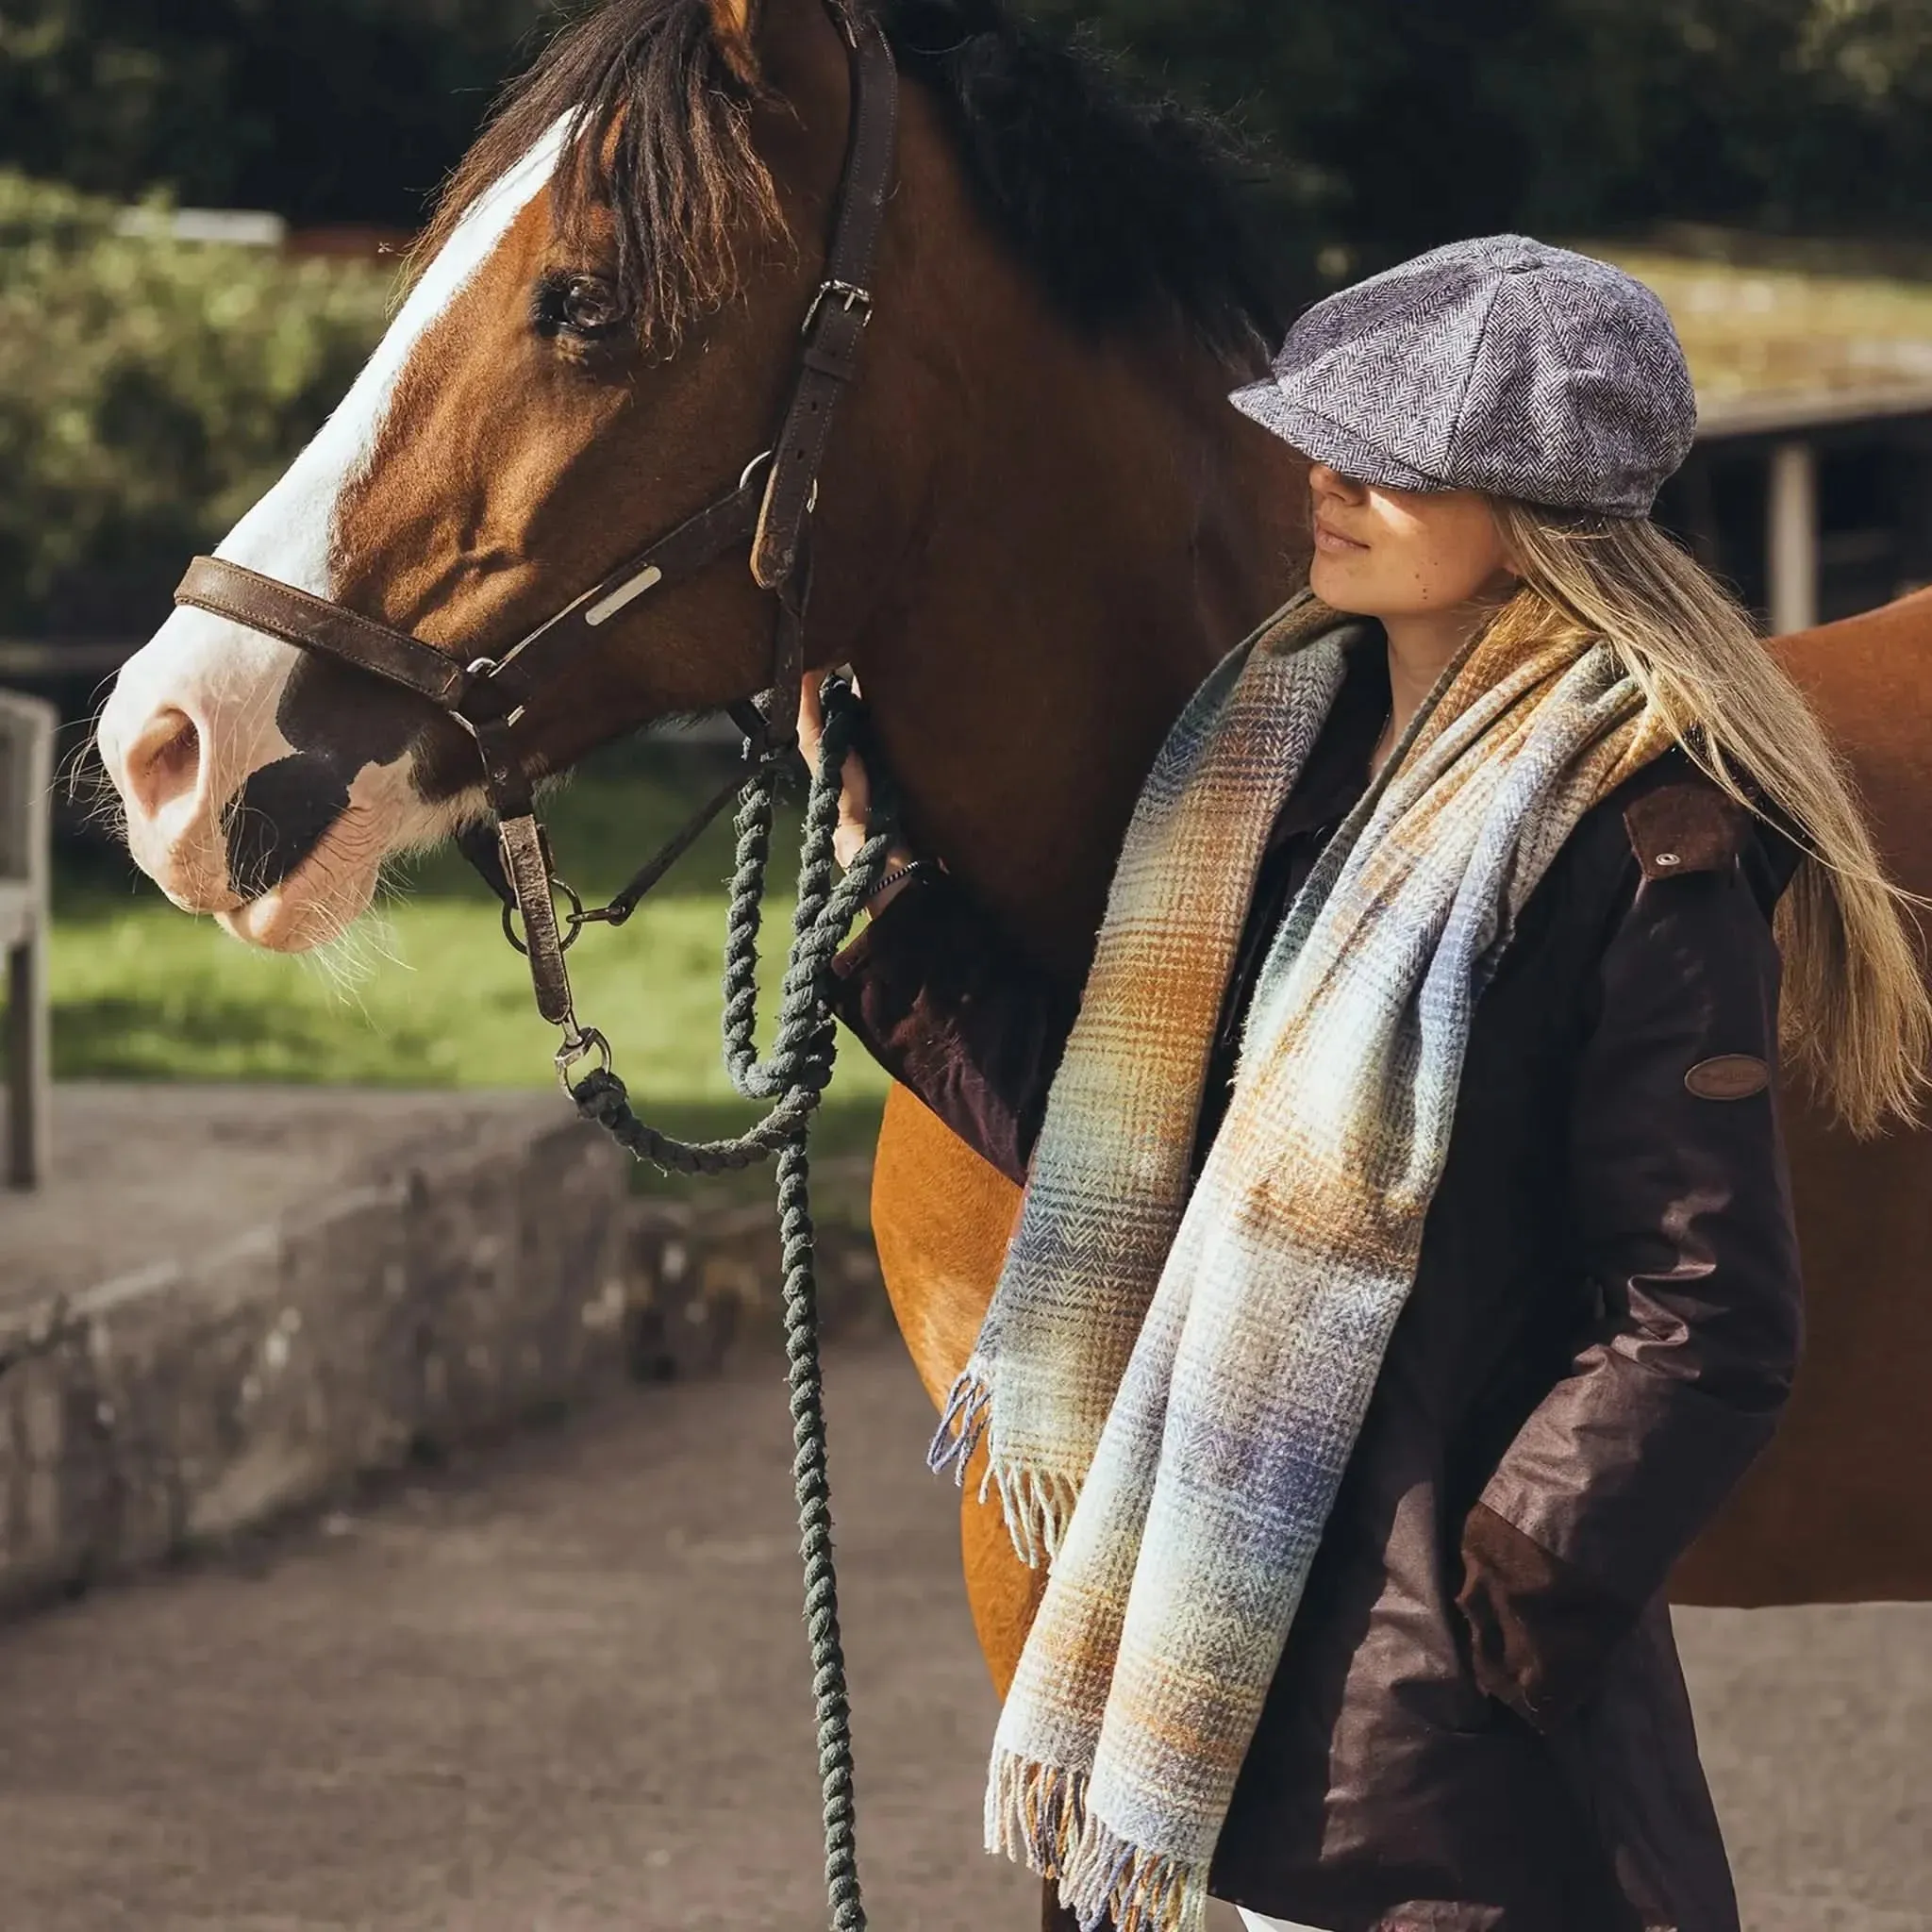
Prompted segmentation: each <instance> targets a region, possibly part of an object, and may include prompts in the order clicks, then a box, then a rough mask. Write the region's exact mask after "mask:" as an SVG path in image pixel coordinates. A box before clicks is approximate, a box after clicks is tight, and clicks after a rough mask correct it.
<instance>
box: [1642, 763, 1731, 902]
mask: <svg viewBox="0 0 1932 1932" xmlns="http://www.w3.org/2000/svg"><path fill="white" fill-rule="evenodd" d="M1750 817H1751V815H1750V813H1748V812H1747V811H1746V810H1745V809H1744V808H1743V807H1742V806H1741V805H1740V804H1739V803H1738V802H1737V800H1736V799H1734V798H1731V797H1728V796H1726V794H1725V793H1724V792H1722V791H1719V790H1718V789H1717V787H1716V786H1715V785H1712V784H1710V783H1709V782H1708V781H1707V780H1706V779H1704V778H1702V777H1697V778H1686V779H1680V780H1675V781H1673V782H1672V783H1670V784H1667V785H1659V786H1657V789H1656V790H1655V791H1646V792H1644V793H1642V794H1641V796H1640V797H1637V798H1633V799H1632V800H1631V801H1630V803H1629V804H1628V805H1627V806H1625V807H1624V830H1625V831H1627V832H1628V834H1629V835H1630V849H1631V850H1632V851H1633V852H1635V853H1636V855H1637V858H1638V863H1639V864H1641V866H1642V867H1643V876H1644V877H1645V878H1646V879H1672V878H1681V877H1682V876H1683V875H1684V874H1686V873H1688V872H1722V871H1723V870H1724V867H1725V866H1727V865H1731V864H1734V863H1735V862H1736V860H1737V857H1738V853H1739V850H1740V846H1741V845H1742V843H1743V839H1744V833H1745V830H1746V828H1747V827H1748V826H1749V824H1750Z"/></svg>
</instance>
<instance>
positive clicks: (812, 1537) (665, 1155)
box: [573, 679, 891, 1932]
mask: <svg viewBox="0 0 1932 1932" xmlns="http://www.w3.org/2000/svg"><path fill="white" fill-rule="evenodd" d="M824 714H825V728H824V740H823V741H822V743H821V746H820V752H819V763H818V769H817V771H816V772H814V773H813V774H812V781H811V791H810V792H809V794H808V798H807V801H806V810H805V829H804V833H803V836H802V839H801V841H800V846H799V863H798V908H797V911H796V912H795V913H794V914H793V917H792V925H791V958H790V961H789V962H788V964H787V967H786V971H785V980H784V986H783V989H782V991H781V993H780V996H779V1011H778V1026H777V1032H776V1035H775V1037H774V1041H773V1045H772V1053H771V1058H769V1059H766V1060H760V1059H759V1058H758V1048H757V1045H756V1043H755V1033H756V1028H757V1022H758V926H759V919H760V913H761V909H762V907H763V902H764V892H765V875H766V872H767V869H768V865H769V862H770V858H771V849H772V816H773V800H774V790H775V786H776V782H777V774H776V772H775V770H774V767H773V766H772V765H771V764H770V763H767V764H766V765H765V766H763V767H762V768H761V769H760V770H759V771H758V772H757V773H755V774H753V775H752V777H751V778H750V779H749V780H748V781H747V782H746V785H745V789H744V795H743V797H742V799H741V802H740V806H739V811H738V817H737V820H736V822H735V829H736V832H737V835H738V857H737V865H736V869H735V871H734V873H733V875H732V881H731V912H730V920H729V924H728V927H727V931H726V938H725V953H724V1061H725V1065H726V1066H727V1067H728V1068H729V1070H730V1073H731V1079H732V1084H733V1085H734V1086H735V1087H736V1088H737V1089H738V1091H740V1092H741V1093H742V1094H744V1095H745V1096H746V1097H747V1098H748V1099H756V1100H770V1101H772V1102H773V1103H774V1105H773V1107H772V1109H771V1111H770V1112H769V1113H767V1114H766V1116H765V1118H764V1119H763V1120H762V1121H760V1122H759V1123H758V1125H757V1126H755V1127H753V1128H752V1129H751V1130H750V1131H749V1132H747V1133H745V1134H741V1135H740V1136H738V1137H737V1138H736V1139H732V1140H725V1141H676V1140H673V1139H672V1138H671V1137H670V1136H668V1135H665V1134H660V1133H659V1132H658V1130H657V1129H656V1128H655V1127H650V1126H647V1125H646V1124H644V1123H643V1122H642V1121H641V1120H640V1119H639V1118H638V1117H637V1115H636V1114H635V1113H634V1112H633V1111H632V1110H631V1106H630V1099H629V1095H628V1093H627V1091H625V1084H624V1082H623V1081H622V1080H620V1079H619V1078H618V1077H617V1075H616V1074H612V1073H608V1072H597V1073H592V1074H589V1075H587V1076H586V1077H585V1078H584V1079H583V1080H582V1081H580V1082H579V1083H578V1084H577V1086H576V1087H575V1089H574V1090H573V1092H574V1094H575V1099H576V1103H577V1108H578V1110H579V1111H580V1112H581V1113H582V1114H583V1116H584V1118H585V1119H586V1120H591V1121H594V1122H595V1123H596V1124H598V1125H599V1126H601V1127H603V1128H605V1129H606V1131H607V1132H608V1133H609V1134H610V1135H611V1136H612V1137H613V1138H614V1139H615V1140H616V1141H618V1142H619V1144H620V1145H622V1146H624V1147H625V1148H627V1149H628V1150H629V1151H630V1152H631V1153H632V1154H634V1155H636V1156H637V1157H638V1158H640V1159H642V1160H649V1161H651V1162H653V1163H654V1164H655V1165H657V1166H658V1167H660V1168H662V1169H664V1170H666V1171H667V1172H675V1173H678V1174H723V1173H725V1172H727V1171H731V1170H736V1169H741V1168H745V1167H749V1166H750V1165H751V1164H752V1163H753V1162H754V1161H756V1160H762V1159H763V1158H765V1157H766V1156H767V1155H769V1154H772V1153H776V1154H777V1156H778V1234H779V1241H780V1246H781V1250H782V1255H783V1267H784V1277H785V1285H784V1307H785V1357H786V1363H787V1372H786V1373H787V1381H788V1383H789V1385H790V1389H791V1439H792V1444H793V1457H792V1465H791V1474H792V1483H793V1487H794V1489H795V1491H796V1493H797V1498H798V1530H799V1553H800V1556H801V1557H802V1558H803V1560H804V1565H805V1620H806V1630H807V1634H808V1638H809V1640H810V1644H811V1674H812V1694H813V1697H814V1700H815V1701H816V1704H817V1707H818V1740H819V1781H820V1786H821V1789H822V1790H823V1793H824V1826H825V1890H826V1893H827V1896H828V1897H829V1899H830V1901H831V1907H832V1925H833V1927H834V1932H865V1923H866V1921H865V1905H864V1902H863V1899H862V1898H861V1896H860V1892H859V1883H858V1830H857V1810H856V1806H855V1803H854V1798H853V1782H852V1715H851V1706H850V1702H849V1700H848V1698H847V1696H846V1690H845V1651H844V1645H843V1643H842V1642H841V1638H840V1630H839V1576H838V1570H837V1567H836V1565H835V1563H834V1560H833V1555H832V1491H831V1478H830V1474H829V1470H828V1459H827V1451H826V1435H825V1403H824V1365H823V1363H822V1361H821V1359H820V1356H819V1299H818V1274H817V1271H816V1269H815V1267H814V1265H813V1260H814V1256H813V1241H814V1230H813V1227H812V1219H811V1166H810V1158H809V1154H808V1147H807V1142H808V1137H809V1135H810V1132H811V1122H812V1116H813V1114H814V1113H816V1111H817V1110H818V1106H819V1103H820V1101H821V1100H822V1099H823V1098H824V1091H825V1088H826V1087H827V1085H828V1084H829V1083H830V1081H831V1077H832V1064H833V1061H834V1059H835V1058H836V1057H837V1052H838V1027H837V1022H836V1021H835V1020H834V1018H833V1015H832V1008H831V985H830V982H831V962H832V956H833V955H834V954H835V953H836V952H837V951H838V950H839V948H840V946H841V944H842V943H843V941H844V936H845V933H846V931H847V929H848V928H849V927H850V926H851V924H852V921H853V919H854V918H855V917H856V916H857V914H858V908H860V907H861V906H862V905H863V904H864V903H865V901H866V900H867V899H868V898H870V897H871V895H872V893H873V891H874V888H875V887H876V885H877V883H878V880H879V878H880V877H881V876H882V875H883V874H884V872H885V867H886V853H887V848H888V846H889V845H890V843H891V836H890V831H889V829H888V827H889V825H890V820H891V810H890V806H889V804H887V803H886V802H885V794H884V792H883V791H876V792H875V796H877V797H878V798H879V799H880V801H881V802H880V804H879V805H878V806H877V807H875V808H874V815H873V819H872V823H871V825H870V826H869V828H868V830H869V836H868V838H867V840H866V842H865V844H864V845H863V846H862V847H861V848H860V850H859V853H858V857H857V858H855V859H854V860H853V862H852V865H851V868H850V869H849V870H848V871H847V873H846V874H845V876H844V878H843V879H842V880H838V881H837V882H836V883H835V878H836V873H837V861H836V859H835V858H834V855H833V849H832V840H833V835H834V833H835V832H836V831H837V829H838V824H839V794H840V791H841V784H842V779H843V773H844V769H845V758H846V754H847V753H848V752H849V751H850V750H851V749H852V748H853V746H854V744H855V743H856V742H857V741H858V735H859V732H860V730H861V729H862V713H861V711H860V710H859V708H858V701H857V700H856V699H855V698H854V697H853V695H852V692H851V691H850V690H849V688H847V687H846V686H845V685H843V684H841V683H840V682H838V681H837V680H836V679H834V680H830V681H828V682H827V684H826V685H825V687H824Z"/></svg>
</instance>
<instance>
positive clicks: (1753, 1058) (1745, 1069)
mask: <svg viewBox="0 0 1932 1932" xmlns="http://www.w3.org/2000/svg"><path fill="white" fill-rule="evenodd" d="M1684 1085H1685V1086H1686V1087H1688V1088H1689V1089H1690V1090H1691V1092H1692V1093H1694V1094H1696V1096H1697V1097H1698V1099H1700V1100H1749V1099H1750V1098H1751V1097H1752V1095H1753V1094H1756V1093H1762V1092H1763V1091H1764V1090H1765V1089H1766V1088H1767V1087H1769V1086H1770V1085H1771V1069H1770V1068H1769V1067H1768V1066H1767V1065H1766V1064H1765V1063H1764V1062H1763V1061H1762V1060H1761V1059H1759V1058H1757V1055H1756V1054H1752V1053H1721V1054H1719V1055H1718V1056H1717V1058H1715V1059H1708V1060H1699V1061H1698V1062H1697V1064H1696V1065H1695V1066H1694V1067H1692V1068H1691V1071H1690V1072H1689V1073H1688V1074H1685V1075H1684Z"/></svg>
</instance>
